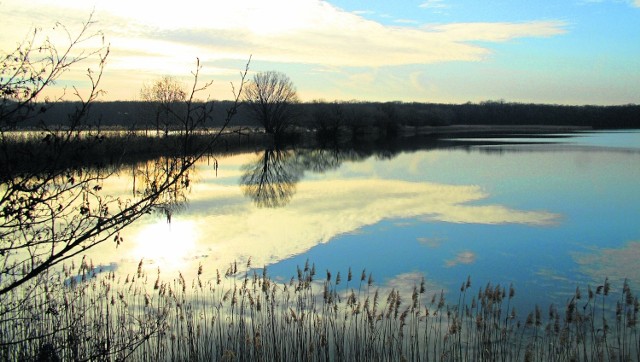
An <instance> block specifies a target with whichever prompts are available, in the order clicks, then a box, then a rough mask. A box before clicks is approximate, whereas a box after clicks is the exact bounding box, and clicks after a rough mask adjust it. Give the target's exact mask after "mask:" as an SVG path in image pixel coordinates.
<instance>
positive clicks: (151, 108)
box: [140, 75, 187, 136]
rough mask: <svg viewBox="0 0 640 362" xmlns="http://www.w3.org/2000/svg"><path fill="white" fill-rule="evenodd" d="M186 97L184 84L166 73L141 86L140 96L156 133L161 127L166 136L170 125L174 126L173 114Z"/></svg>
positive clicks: (158, 132)
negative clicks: (145, 103)
mask: <svg viewBox="0 0 640 362" xmlns="http://www.w3.org/2000/svg"><path fill="white" fill-rule="evenodd" d="M186 97H187V92H186V91H185V90H184V86H183V85H182V84H180V82H179V81H178V80H177V79H176V78H174V77H171V76H168V75H166V76H164V77H162V78H160V79H158V80H156V81H155V82H153V83H152V84H150V85H149V84H145V85H144V86H143V87H142V89H141V90H140V98H142V100H143V101H145V102H147V105H146V107H145V108H147V109H148V113H150V114H151V117H152V119H153V124H154V126H155V128H156V133H157V134H160V130H161V128H162V130H163V131H164V134H165V136H166V135H168V134H169V130H170V129H171V128H172V126H173V127H175V126H176V119H175V118H176V117H175V115H176V113H177V112H179V110H178V108H179V107H180V106H181V105H182V103H183V102H184V101H185V99H186Z"/></svg>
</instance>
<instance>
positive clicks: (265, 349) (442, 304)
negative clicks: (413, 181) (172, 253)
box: [0, 260, 640, 361]
mask: <svg viewBox="0 0 640 362" xmlns="http://www.w3.org/2000/svg"><path fill="white" fill-rule="evenodd" d="M143 264H144V263H143V261H141V262H140V265H139V267H138V271H137V273H135V274H133V275H126V276H125V275H117V274H116V273H115V272H114V271H113V268H111V269H110V270H104V271H103V272H102V273H100V271H101V268H100V267H94V266H93V265H91V263H90V262H88V261H86V260H83V261H82V263H81V264H80V265H76V266H73V265H71V266H68V267H67V266H65V267H64V268H63V271H62V272H61V273H54V272H53V271H49V272H48V273H47V274H43V275H42V276H41V278H42V279H41V280H40V282H38V283H35V282H34V283H32V284H29V285H28V286H26V287H25V288H23V289H20V290H14V291H12V292H11V293H10V294H9V298H8V299H7V300H6V303H3V304H2V307H1V310H0V328H1V329H0V356H1V357H0V358H2V359H3V360H34V359H38V358H40V359H39V360H50V361H53V360H96V359H99V360H123V359H131V360H155V361H166V360H190V361H200V360H207V361H210V360H222V361H260V360H262V361H264V360H276V361H277V360H283V359H292V360H305V361H319V360H345V361H372V360H388V361H404V360H410V361H440V360H455V361H515V360H524V361H576V360H580V361H587V360H598V361H631V360H638V359H640V338H639V336H638V326H637V318H638V308H639V303H638V298H637V296H635V295H634V294H633V293H632V291H631V289H630V287H629V283H628V282H627V281H624V283H623V284H622V286H621V287H620V286H618V288H617V289H616V288H614V287H612V285H611V283H610V282H609V280H608V279H605V280H604V283H603V284H601V285H594V286H588V287H587V288H586V290H581V289H580V288H577V289H576V291H575V293H574V295H572V296H570V297H569V298H568V299H567V301H566V303H565V304H564V305H550V306H548V307H545V308H544V309H543V308H541V307H538V306H536V307H535V309H534V310H532V311H518V310H516V308H515V307H514V305H515V304H516V303H515V300H514V298H516V295H517V293H516V289H515V287H514V286H513V285H510V286H508V287H507V286H501V285H494V284H490V283H489V284H486V285H483V286H480V287H477V286H474V285H473V284H472V281H471V279H468V280H466V281H464V282H463V283H462V284H461V287H460V290H459V292H458V293H457V295H455V294H456V293H455V292H454V293H445V292H444V291H441V290H427V289H426V287H425V282H424V279H423V280H422V281H416V283H415V284H414V285H413V289H412V291H410V292H408V293H406V294H404V293H402V292H401V291H400V290H396V289H391V288H385V287H382V286H380V287H379V286H377V285H376V284H375V282H374V280H373V276H372V275H370V274H367V273H366V271H364V270H363V271H362V272H361V273H360V272H358V271H353V272H352V271H351V269H349V271H348V273H346V275H340V273H335V274H332V273H331V272H330V271H326V272H322V273H320V272H319V271H316V268H315V266H314V265H313V264H309V263H307V264H306V265H304V266H299V267H298V270H297V273H296V274H295V275H294V276H293V277H292V278H291V280H290V281H288V282H284V283H283V282H277V281H276V280H274V279H272V278H271V277H270V276H269V275H268V272H267V270H266V269H253V268H251V266H250V262H248V263H247V264H246V268H244V270H243V271H241V270H239V269H238V264H236V263H234V264H232V265H230V266H229V267H228V268H227V269H226V271H222V272H221V271H217V270H216V272H215V274H213V273H208V272H207V273H205V272H204V271H203V268H204V267H203V266H200V267H199V269H198V271H197V274H196V275H197V276H196V277H195V279H194V280H185V279H184V277H183V276H182V274H179V275H178V276H177V278H176V279H174V280H171V281H165V280H164V279H162V278H161V271H160V270H159V269H158V270H157V271H150V272H149V271H148V270H146V269H145V267H144V265H143ZM205 274H209V275H215V277H214V278H211V279H206V278H205V277H204V276H203V275H205ZM25 295H28V297H29V298H25Z"/></svg>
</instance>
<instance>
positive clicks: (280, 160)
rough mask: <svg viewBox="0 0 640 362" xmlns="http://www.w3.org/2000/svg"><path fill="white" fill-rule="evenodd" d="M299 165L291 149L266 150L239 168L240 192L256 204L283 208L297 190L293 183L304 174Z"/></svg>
mask: <svg viewBox="0 0 640 362" xmlns="http://www.w3.org/2000/svg"><path fill="white" fill-rule="evenodd" d="M300 166H301V165H300V163H298V162H297V161H296V154H295V152H294V151H283V150H278V149H268V150H265V151H264V153H263V154H262V157H260V158H259V159H258V160H257V161H256V162H254V163H251V164H247V165H244V166H243V167H242V168H243V171H244V174H243V175H242V177H241V178H240V184H241V187H242V192H243V194H244V195H245V196H249V197H251V198H252V199H253V202H254V203H255V204H256V206H258V207H269V208H275V207H282V206H284V205H286V204H288V203H289V201H291V198H292V197H293V195H294V194H295V193H296V183H297V182H298V181H299V180H300V178H301V177H302V175H303V173H304V169H303V168H302V167H300Z"/></svg>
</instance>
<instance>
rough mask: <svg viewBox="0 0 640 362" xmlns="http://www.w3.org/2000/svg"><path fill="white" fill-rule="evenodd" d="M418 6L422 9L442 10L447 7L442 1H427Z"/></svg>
mask: <svg viewBox="0 0 640 362" xmlns="http://www.w3.org/2000/svg"><path fill="white" fill-rule="evenodd" d="M418 6H419V7H421V8H424V9H444V8H448V7H449V5H447V4H445V3H444V1H442V0H427V1H425V2H423V3H422V4H420V5H418Z"/></svg>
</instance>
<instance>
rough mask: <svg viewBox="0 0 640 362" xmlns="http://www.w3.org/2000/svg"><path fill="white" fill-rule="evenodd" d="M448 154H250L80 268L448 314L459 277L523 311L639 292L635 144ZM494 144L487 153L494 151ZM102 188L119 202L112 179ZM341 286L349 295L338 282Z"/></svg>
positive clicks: (577, 137) (548, 141) (602, 138)
mask: <svg viewBox="0 0 640 362" xmlns="http://www.w3.org/2000/svg"><path fill="white" fill-rule="evenodd" d="M558 136H559V137H554V138H546V137H545V138H535V137H529V138H522V137H514V138H507V139H502V140H496V139H486V138H485V139H473V140H469V139H466V140H458V141H460V142H459V143H455V142H454V143H446V145H447V147H433V146H431V147H429V148H428V149H423V150H417V151H405V152H399V153H395V152H381V153H374V154H373V155H370V154H367V153H366V152H354V151H352V152H337V151H330V150H329V151H327V150H325V151H320V150H315V151H299V152H295V151H286V152H276V151H264V152H263V151H260V152H257V153H248V154H238V155H233V156H228V157H220V158H218V164H219V168H217V169H216V168H215V167H214V166H213V163H211V162H210V161H209V162H203V163H201V164H199V165H198V168H197V171H196V174H195V177H194V178H195V182H194V184H193V185H192V187H191V189H190V192H189V196H188V197H189V203H188V205H187V206H186V207H185V208H184V209H183V210H181V211H180V212H178V213H177V214H175V215H174V216H173V217H172V220H171V223H167V220H166V218H165V217H162V216H160V215H155V216H149V217H147V218H146V219H144V220H141V222H138V223H137V224H134V225H132V226H131V227H130V228H128V229H127V230H125V232H124V234H123V235H124V238H125V242H124V244H122V245H120V247H119V248H118V249H116V248H115V246H114V245H111V244H110V245H107V244H104V245H100V246H99V248H98V249H95V250H93V251H92V253H91V255H90V257H91V258H92V259H93V261H94V263H96V264H101V265H103V266H108V267H110V268H115V269H117V270H118V272H119V273H124V274H126V273H132V272H133V271H134V270H135V268H136V267H137V265H138V262H139V261H140V260H141V259H143V261H144V265H145V267H146V268H148V269H150V270H155V269H158V268H160V270H161V274H162V276H164V277H167V278H172V277H175V276H176V275H177V272H178V271H182V273H183V274H185V275H186V276H192V275H194V274H195V272H196V270H197V269H198V265H200V264H201V265H202V266H203V268H204V273H205V275H206V276H210V277H212V276H213V275H215V270H216V269H220V270H221V272H223V271H224V269H226V267H227V266H228V265H229V263H231V262H233V261H234V260H236V261H238V262H239V263H240V264H245V263H246V261H247V260H248V258H251V264H252V266H253V267H256V268H261V267H262V266H267V268H268V271H269V274H270V275H271V276H272V277H275V278H278V279H281V280H282V281H288V280H289V279H290V278H291V277H292V276H294V275H295V274H296V267H297V266H302V265H304V264H305V262H306V261H307V260H309V262H310V263H314V264H315V266H316V270H317V272H318V273H317V274H318V278H320V279H322V278H324V277H325V275H326V274H325V272H326V270H330V271H331V272H332V273H333V275H334V276H335V275H336V273H337V272H340V273H341V274H342V279H343V281H346V276H347V271H348V269H349V268H351V269H352V270H353V274H354V279H356V280H358V281H359V277H360V274H361V272H362V270H363V269H366V274H367V276H368V274H369V273H371V274H372V275H373V279H374V280H375V285H376V286H378V287H381V288H400V289H403V290H405V289H406V290H410V289H411V288H412V287H413V285H414V284H416V283H420V279H421V278H422V276H424V277H425V278H426V281H427V286H428V292H429V291H430V292H438V293H439V292H440V290H445V291H448V292H449V293H450V294H449V295H450V297H449V298H450V299H456V300H457V296H458V289H459V286H460V284H461V283H462V282H464V281H465V280H466V279H467V276H469V275H470V276H471V280H472V284H473V287H472V290H475V291H477V289H478V288H479V287H481V286H484V285H485V284H487V283H488V282H491V283H492V284H498V283H499V284H501V285H507V286H508V285H509V284H510V283H513V284H514V286H515V288H516V300H517V301H518V303H519V304H520V306H521V307H522V308H525V309H529V308H531V307H532V306H533V304H534V303H539V304H541V305H543V306H546V305H548V304H549V303H552V302H553V303H557V304H563V303H564V302H565V301H566V300H567V298H568V297H569V295H570V294H572V293H573V292H574V291H575V288H576V287H577V286H579V287H580V288H581V289H583V290H584V291H586V288H587V285H591V286H592V287H595V286H597V285H598V284H601V283H602V282H603V281H604V278H605V277H606V276H608V277H609V278H610V280H611V281H612V287H613V288H619V287H620V286H621V282H622V279H623V278H625V277H628V278H630V279H631V281H632V287H633V288H634V291H635V292H638V290H640V222H639V221H638V220H640V183H639V180H640V132H634V131H632V132H597V133H581V134H573V135H558ZM496 141H499V142H496ZM124 178H125V177H124V175H123V179H117V180H115V179H114V180H111V181H110V182H108V183H107V184H108V185H106V187H107V188H108V187H111V188H112V189H113V190H116V189H119V188H120V189H121V190H125V189H126V187H125V186H123V185H125V184H126V180H124ZM352 286H353V282H352Z"/></svg>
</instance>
